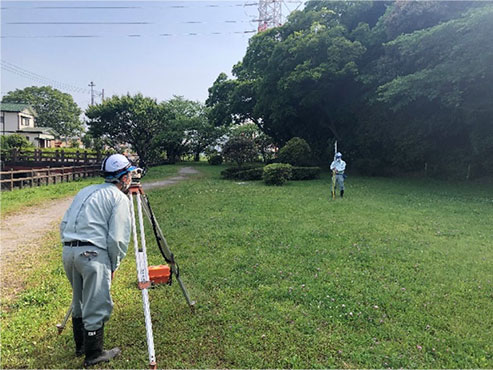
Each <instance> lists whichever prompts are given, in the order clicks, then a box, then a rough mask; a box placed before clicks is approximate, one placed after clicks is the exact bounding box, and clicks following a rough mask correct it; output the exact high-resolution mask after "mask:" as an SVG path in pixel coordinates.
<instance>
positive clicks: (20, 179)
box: [0, 165, 100, 190]
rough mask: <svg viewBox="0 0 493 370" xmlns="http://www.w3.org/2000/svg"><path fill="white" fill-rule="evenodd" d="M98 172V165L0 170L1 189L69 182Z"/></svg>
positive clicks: (95, 174) (92, 175) (96, 174)
mask: <svg viewBox="0 0 493 370" xmlns="http://www.w3.org/2000/svg"><path fill="white" fill-rule="evenodd" d="M99 174H100V166H99V165H86V166H71V167H46V168H39V169H29V170H17V171H15V170H10V171H0V177H1V180H0V184H1V189H2V190H13V189H15V188H19V189H22V188H24V187H33V186H42V185H49V184H57V183H61V182H69V181H73V180H77V179H80V178H86V177H94V176H98V175H99Z"/></svg>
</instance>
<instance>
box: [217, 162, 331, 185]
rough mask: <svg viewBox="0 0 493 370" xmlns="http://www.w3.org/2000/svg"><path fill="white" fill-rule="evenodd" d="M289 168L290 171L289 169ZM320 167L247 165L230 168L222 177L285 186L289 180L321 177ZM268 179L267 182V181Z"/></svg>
mask: <svg viewBox="0 0 493 370" xmlns="http://www.w3.org/2000/svg"><path fill="white" fill-rule="evenodd" d="M286 166H289V170H288V169H287V168H288V167H286ZM320 172H321V169H320V167H294V166H291V165H289V164H285V163H273V164H269V165H267V166H265V167H264V166H263V165H262V164H245V165H243V166H241V167H229V168H226V169H225V170H223V171H222V172H221V176H222V177H223V178H225V179H230V180H244V181H254V180H264V181H265V182H266V183H269V184H276V183H279V184H278V185H282V184H284V183H285V182H286V181H287V180H294V181H296V180H312V179H316V178H318V177H319V176H320ZM266 179H267V180H266Z"/></svg>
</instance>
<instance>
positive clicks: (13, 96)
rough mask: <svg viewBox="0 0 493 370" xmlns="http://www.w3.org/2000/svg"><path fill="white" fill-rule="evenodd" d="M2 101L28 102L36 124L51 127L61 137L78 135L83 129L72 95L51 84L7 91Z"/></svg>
mask: <svg viewBox="0 0 493 370" xmlns="http://www.w3.org/2000/svg"><path fill="white" fill-rule="evenodd" d="M2 101H3V102H5V103H28V104H30V105H31V106H32V107H33V108H34V110H35V111H36V113H37V117H36V125H37V126H39V127H51V128H53V129H54V130H55V131H56V132H58V133H59V134H60V135H61V136H62V137H73V136H79V135H80V134H81V133H82V131H83V124H82V122H81V120H80V115H81V113H82V111H81V110H80V108H79V107H78V106H77V104H76V103H75V102H74V99H73V97H72V95H70V94H67V93H63V92H61V91H60V90H57V89H54V88H52V87H51V86H41V87H38V86H31V87H26V88H25V89H17V90H15V91H9V92H8V93H7V94H6V95H5V96H4V97H3V98H2Z"/></svg>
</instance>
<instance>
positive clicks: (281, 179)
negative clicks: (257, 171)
mask: <svg viewBox="0 0 493 370" xmlns="http://www.w3.org/2000/svg"><path fill="white" fill-rule="evenodd" d="M291 175H292V166H291V165H290V164H287V163H273V164H269V165H267V166H265V167H264V173H263V179H264V182H265V183H266V184H267V185H283V184H284V183H285V182H286V181H288V180H289V179H290V178H291Z"/></svg>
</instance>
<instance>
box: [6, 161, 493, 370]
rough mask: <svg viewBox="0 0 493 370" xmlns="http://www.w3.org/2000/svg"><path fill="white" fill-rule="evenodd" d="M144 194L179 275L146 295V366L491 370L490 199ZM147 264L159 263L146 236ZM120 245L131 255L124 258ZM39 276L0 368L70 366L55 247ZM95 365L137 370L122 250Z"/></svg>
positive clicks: (12, 312)
mask: <svg viewBox="0 0 493 370" xmlns="http://www.w3.org/2000/svg"><path fill="white" fill-rule="evenodd" d="M197 168H198V169H199V170H200V171H201V172H202V173H203V175H204V176H202V177H201V178H193V179H190V180H188V181H186V182H182V183H180V184H177V185H175V186H173V187H168V188H164V189H155V190H152V191H150V192H149V198H150V199H151V203H152V205H153V210H154V212H155V213H156V216H157V218H158V221H159V222H160V225H161V228H162V230H163V232H164V234H165V235H166V237H167V240H168V243H169V245H170V248H171V249H172V251H173V252H174V253H175V256H176V260H177V262H178V263H179V264H180V267H181V274H182V279H183V281H184V282H185V284H186V286H187V289H188V291H189V293H190V295H191V297H192V299H194V300H196V301H197V304H196V310H195V313H193V314H192V313H191V311H190V310H189V308H188V306H187V305H186V302H185V299H184V298H183V296H182V295H181V292H180V289H179V287H178V285H177V284H176V283H174V284H173V285H172V286H171V287H168V286H160V287H158V288H155V289H153V290H151V291H150V296H151V312H152V318H153V325H154V340H155V346H156V355H157V360H158V367H160V368H492V367H493V357H492V354H493V316H492V314H491V313H492V312H493V286H492V281H493V269H492V268H491V260H492V257H493V249H492V240H493V228H492V225H491V221H492V218H493V188H492V186H491V185H477V184H447V183H444V182H432V181H424V180H403V179H383V178H362V177H349V178H348V180H347V182H346V185H347V188H346V194H345V198H344V199H343V200H341V199H340V198H338V199H337V200H335V201H332V200H329V193H330V190H329V184H330V178H329V177H328V176H324V177H323V178H322V179H320V180H316V181H305V182H290V183H288V184H287V185H286V186H283V187H268V186H265V185H264V184H263V183H261V182H234V181H227V180H221V179H220V178H219V171H220V170H221V169H222V168H223V167H210V166H207V165H199V166H197ZM147 230H148V232H149V237H148V257H149V263H150V264H160V263H162V258H161V256H160V254H159V251H158V249H157V247H156V246H155V245H154V243H151V242H150V241H151V240H152V236H151V230H150V227H148V228H147ZM130 248H133V247H132V246H131V247H130ZM41 251H42V252H43V260H44V261H48V262H47V263H45V264H43V265H41V266H39V267H37V268H36V267H34V268H32V269H31V271H30V272H26V273H29V274H31V275H30V281H31V283H30V284H29V287H28V288H27V289H26V290H25V291H24V292H23V293H22V294H21V295H20V296H19V297H18V298H17V299H16V300H14V301H10V302H4V303H3V305H2V314H1V324H2V348H1V349H2V359H1V366H2V368H25V367H28V368H78V367H80V366H81V363H82V359H80V358H75V357H74V355H73V351H74V348H73V341H72V337H71V326H70V325H69V327H68V330H66V331H65V332H64V333H63V334H62V335H61V336H58V335H57V334H56V328H55V324H56V323H57V322H60V321H61V320H62V319H63V316H64V314H65V312H66V310H67V308H68V306H69V304H70V300H71V297H70V294H71V293H70V286H69V283H68V281H67V279H66V278H65V276H64V272H63V268H62V265H61V248H60V247H59V245H58V236H57V235H56V233H53V235H52V236H51V238H49V239H47V240H46V243H45V244H44V245H42V246H41ZM112 289H113V299H114V302H115V307H114V311H113V315H112V318H111V320H110V321H109V322H108V324H107V330H106V334H107V337H106V346H107V347H110V346H115V345H118V346H120V347H121V348H122V350H123V352H122V355H121V356H120V357H119V358H118V359H116V360H114V361H113V362H111V363H109V364H103V368H104V367H106V368H144V367H147V365H148V357H147V345H146V335H145V327H144V316H143V312H142V301H141V293H140V292H139V290H138V289H137V288H136V272H135V257H134V251H133V249H129V253H128V256H127V258H126V259H125V260H124V262H123V263H122V266H121V269H120V270H119V271H118V272H117V276H116V280H115V282H114V285H113V288H112Z"/></svg>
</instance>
